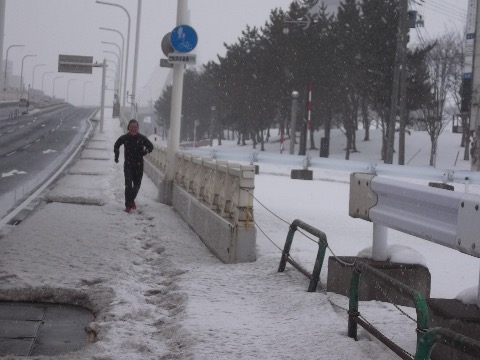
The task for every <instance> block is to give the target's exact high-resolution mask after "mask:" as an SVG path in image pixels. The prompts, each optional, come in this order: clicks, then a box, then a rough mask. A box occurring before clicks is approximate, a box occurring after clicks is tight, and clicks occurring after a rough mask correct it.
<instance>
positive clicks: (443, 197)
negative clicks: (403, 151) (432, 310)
mask: <svg viewBox="0 0 480 360" xmlns="http://www.w3.org/2000/svg"><path fill="white" fill-rule="evenodd" d="M349 215H350V216H352V217H354V218H360V219H363V220H368V221H372V222H373V223H374V234H373V237H374V239H373V253H374V259H375V254H376V256H377V257H378V258H382V257H384V256H383V255H382V254H384V253H385V248H386V241H387V239H386V233H382V228H381V227H386V228H392V229H395V230H398V231H401V232H404V233H407V234H411V235H414V236H417V237H419V238H422V239H425V240H428V241H432V242H434V243H437V244H440V245H443V246H446V247H449V248H452V249H456V250H458V251H460V252H462V253H465V254H468V255H472V256H475V257H480V235H479V234H480V196H479V195H475V194H469V193H461V192H454V191H448V190H444V189H439V188H433V187H429V186H424V185H416V184H411V183H406V182H401V181H397V180H393V179H389V178H384V177H380V176H375V175H371V174H364V173H354V174H351V176H350V205H349ZM375 225H377V228H375ZM378 227H380V228H378ZM378 233H380V236H379V235H378ZM379 260H380V259H379Z"/></svg>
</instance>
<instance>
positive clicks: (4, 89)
mask: <svg viewBox="0 0 480 360" xmlns="http://www.w3.org/2000/svg"><path fill="white" fill-rule="evenodd" d="M24 46H25V45H10V46H9V47H8V48H7V54H6V56H5V75H4V76H3V91H7V65H8V52H9V51H10V49H11V48H13V47H24Z"/></svg>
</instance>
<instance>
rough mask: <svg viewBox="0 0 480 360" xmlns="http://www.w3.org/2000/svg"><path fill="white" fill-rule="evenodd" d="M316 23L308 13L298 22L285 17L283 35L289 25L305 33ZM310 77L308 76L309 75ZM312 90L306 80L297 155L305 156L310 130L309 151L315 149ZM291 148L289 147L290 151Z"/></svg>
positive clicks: (311, 84)
mask: <svg viewBox="0 0 480 360" xmlns="http://www.w3.org/2000/svg"><path fill="white" fill-rule="evenodd" d="M317 21H318V18H317V17H316V16H315V17H314V18H313V19H312V17H311V16H310V14H309V13H307V14H306V15H305V16H304V17H303V18H301V19H298V20H292V19H290V18H289V17H288V14H287V16H286V17H285V19H284V20H283V33H284V34H285V35H288V34H289V32H290V28H289V25H290V24H294V25H296V26H301V27H302V30H303V31H304V32H305V31H306V30H307V29H308V28H309V27H310V25H311V24H312V22H313V23H316V22H317ZM309 77H310V74H309ZM312 88H313V82H312V80H311V78H309V80H308V99H307V103H306V105H307V121H306V122H305V124H304V126H303V127H302V133H301V135H300V149H299V152H298V155H306V153H307V132H308V129H309V128H310V149H311V150H312V149H316V148H315V145H314V137H313V131H314V126H312V124H311V109H312V103H311V96H312ZM291 149H292V147H290V151H292V150H291Z"/></svg>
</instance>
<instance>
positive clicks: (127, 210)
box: [123, 207, 132, 214]
mask: <svg viewBox="0 0 480 360" xmlns="http://www.w3.org/2000/svg"><path fill="white" fill-rule="evenodd" d="M123 211H125V212H126V213H127V214H130V212H131V211H132V208H129V207H127V208H125V210H123Z"/></svg>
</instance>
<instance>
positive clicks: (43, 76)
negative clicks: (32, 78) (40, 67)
mask: <svg viewBox="0 0 480 360" xmlns="http://www.w3.org/2000/svg"><path fill="white" fill-rule="evenodd" d="M49 74H53V71H47V72H45V73H43V75H42V100H43V97H44V96H45V91H44V90H43V81H44V80H45V75H49Z"/></svg>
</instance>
